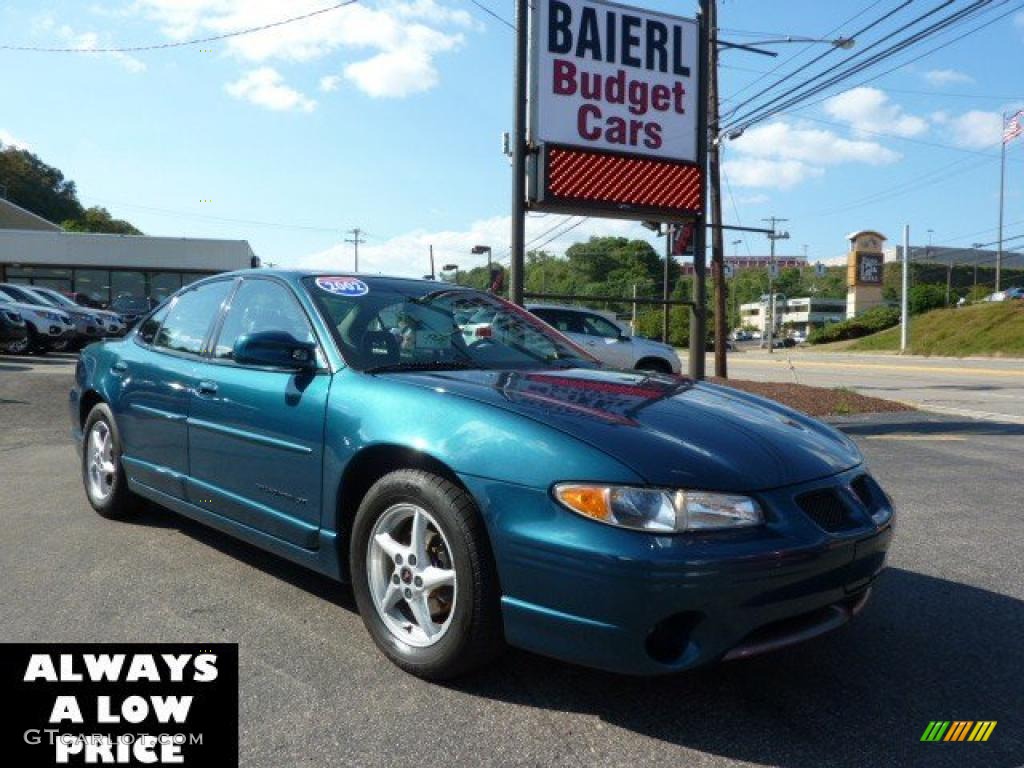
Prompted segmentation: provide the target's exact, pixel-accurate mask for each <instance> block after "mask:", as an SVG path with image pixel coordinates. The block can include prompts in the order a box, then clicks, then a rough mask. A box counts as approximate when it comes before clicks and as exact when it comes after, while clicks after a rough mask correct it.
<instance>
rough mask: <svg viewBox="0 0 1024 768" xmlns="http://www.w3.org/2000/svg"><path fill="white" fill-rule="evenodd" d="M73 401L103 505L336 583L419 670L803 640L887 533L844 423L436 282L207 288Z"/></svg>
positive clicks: (853, 605)
mask: <svg viewBox="0 0 1024 768" xmlns="http://www.w3.org/2000/svg"><path fill="white" fill-rule="evenodd" d="M481 317H485V318H487V320H486V323H483V324H481V323H480V322H477V319H479V318H481ZM471 320H472V329H471V330H472V333H467V332H466V327H465V326H466V325H467V324H469V323H470V321H471ZM484 325H486V326H487V327H486V328H484V327H483V326H484ZM70 416H71V422H72V426H73V433H74V435H75V439H76V443H77V445H78V446H79V447H80V453H81V471H82V477H83V481H84V485H85V492H86V496H87V498H88V500H89V503H90V504H91V505H92V507H93V508H94V509H95V510H96V511H97V512H98V513H99V514H101V515H103V516H104V517H108V518H113V519H123V518H126V517H128V516H130V515H131V514H132V512H133V510H135V509H136V508H137V506H138V503H139V502H140V501H141V500H148V501H150V502H155V503H156V504H158V505H160V506H163V507H166V508H167V509H170V510H173V511H175V512H178V513H180V514H182V515H185V516H187V517H190V518H194V519H196V520H199V521H201V522H203V523H206V524H208V525H210V526H212V527H214V528H217V529H219V530H221V531H225V532H227V533H228V534H230V535H232V536H235V537H238V538H239V539H242V540H244V541H247V542H249V543H250V544H253V545H255V546H257V547H260V548H262V549H265V550H267V551H269V552H272V553H274V554H276V555H279V556H281V557H285V558H288V559H289V560H292V561H294V562H296V563H300V564H302V565H305V566H308V567H309V568H312V569H314V570H316V571H319V572H320V573H323V574H327V575H328V576H331V577H333V578H335V579H338V580H341V581H346V582H350V583H351V584H352V589H353V592H354V594H355V598H356V602H357V604H358V607H359V611H360V614H361V615H362V618H363V621H364V623H365V624H366V628H367V630H368V631H369V633H370V635H371V636H372V637H373V640H374V641H375V643H376V644H377V646H378V647H379V648H380V649H381V651H382V652H383V653H384V654H385V655H386V656H387V657H388V658H390V659H391V660H392V661H393V662H394V663H395V664H397V665H398V666H400V667H401V668H403V669H405V670H407V671H409V672H411V673H413V674H416V675H419V676H421V677H425V678H429V679H445V678H451V677H454V676H457V675H460V674H465V673H467V672H470V671H472V670H474V669H477V668H479V667H480V666H481V665H484V664H486V663H487V662H488V661H490V660H491V659H493V658H494V657H495V656H496V654H498V653H499V652H500V651H501V649H502V648H503V647H504V646H505V645H506V644H509V645H513V646H517V647H520V648H525V649H528V650H531V651H535V652H537V653H542V654H546V655H550V656H555V657H559V658H562V659H565V660H567V661H571V662H574V663H579V664H584V665H589V666H593V667H599V668H603V669H607V670H613V671H618V672H625V673H632V674H644V675H648V674H662V673H669V672H675V671H678V670H683V669H687V668H691V667H694V666H697V665H700V664H705V663H709V662H714V661H719V660H722V659H736V658H743V657H746V656H750V655H753V654H757V653H762V652H764V651H768V650H772V649H775V648H780V647H783V646H786V645H789V644H791V643H795V642H798V641H801V640H806V639H808V638H811V637H814V636H817V635H820V634H823V633H825V632H827V631H829V630H832V629H835V628H836V627H839V626H841V625H842V624H844V623H845V622H846V621H848V620H849V619H850V618H851V617H852V616H853V615H855V614H856V613H857V612H858V611H859V610H860V609H861V608H862V607H863V606H864V604H865V602H866V601H867V599H868V595H869V593H870V590H871V585H872V582H873V581H874V579H875V578H876V576H877V575H878V573H879V572H880V571H881V569H882V567H883V564H884V560H885V553H886V550H887V548H888V545H889V542H890V539H891V536H892V524H893V509H892V504H891V502H890V500H889V498H888V497H887V496H886V494H885V492H884V491H883V490H882V488H881V487H880V486H879V485H878V483H877V482H875V480H874V479H873V478H872V476H871V475H870V474H869V473H868V471H867V469H866V468H865V467H864V463H863V459H862V457H861V455H860V453H859V452H858V450H857V448H856V447H855V446H854V445H853V443H852V442H851V441H850V440H849V439H848V438H846V437H845V436H843V435H842V434H840V433H839V432H837V431H836V430H834V429H832V428H831V427H828V426H826V425H824V424H821V423H819V422H817V421H815V420H813V419H810V418H807V417H806V416H803V415H801V414H799V413H797V412H795V411H792V410H790V409H787V408H785V407H783V406H780V405H778V404H776V403H773V402H770V401H767V400H763V399H759V398H757V397H754V396H751V395H747V394H744V393H742V392H738V391H735V390H732V389H727V388H723V387H719V386H714V385H710V384H705V383H700V382H695V381H692V380H690V379H687V378H683V377H679V376H674V375H669V374H660V373H656V372H648V371H626V370H613V369H609V368H605V367H602V366H601V365H600V364H599V363H598V362H597V361H596V360H595V359H594V358H592V357H591V356H590V355H588V354H587V353H586V352H585V351H584V350H583V349H581V348H580V347H578V346H576V345H575V344H574V343H573V342H572V341H570V340H569V339H568V338H566V337H565V336H563V335H561V334H560V333H559V332H558V331H556V330H555V329H553V328H551V327H550V326H548V325H546V324H545V323H544V322H542V321H541V320H539V319H538V318H536V317H535V316H533V315H531V314H529V313H528V312H526V311H525V310H523V309H521V308H520V307H517V306H515V305H513V304H510V303H508V302H506V301H504V300H502V299H500V298H498V297H495V296H493V295H490V294H487V293H482V292H480V291H475V290H470V289H466V288H461V287H457V286H451V285H447V284H443V283H437V282H433V281H423V280H405V279H398V278H385V277H369V276H364V275H338V274H315V273H309V272H287V271H270V270H256V271H245V272H239V273H233V274H225V275H218V276H216V277H211V278H208V279H205V280H202V281H200V282H198V283H194V284H192V285H190V286H188V287H187V288H184V289H183V290H181V291H180V292H178V293H177V294H175V295H174V296H173V297H171V298H170V299H169V300H168V301H166V302H164V303H163V304H162V305H161V306H160V307H158V308H156V309H155V310H154V311H152V312H150V313H149V314H148V315H147V316H146V317H144V318H143V319H142V320H141V321H140V322H139V324H138V325H137V326H136V328H135V329H134V330H133V331H132V332H131V333H130V334H129V335H127V336H126V337H125V338H123V339H119V340H116V341H104V342H101V343H96V344H92V345H90V346H89V347H87V348H86V349H85V350H84V351H83V352H82V354H81V358H80V360H79V362H78V366H77V370H76V374H75V384H74V387H73V389H72V390H71V395H70Z"/></svg>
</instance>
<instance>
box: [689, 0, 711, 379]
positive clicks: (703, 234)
mask: <svg viewBox="0 0 1024 768" xmlns="http://www.w3.org/2000/svg"><path fill="white" fill-rule="evenodd" d="M709 3H710V0H700V17H699V26H698V29H699V30H700V31H699V39H700V46H699V48H700V50H699V51H698V61H699V67H698V69H699V70H700V78H699V82H700V83H701V85H702V86H703V84H704V83H706V82H707V71H708V57H709V54H710V52H711V40H712V35H711V27H710V25H709V24H708V13H709V7H708V6H709ZM697 125H698V126H699V130H700V131H701V133H700V134H699V135H698V136H697V167H698V168H700V170H701V172H702V173H704V172H706V171H707V167H708V140H709V139H710V136H709V135H708V134H709V133H710V131H708V100H707V99H697ZM701 197H702V199H701V213H700V216H698V217H697V221H696V222H694V231H693V292H692V296H691V297H692V301H693V303H692V304H691V305H690V358H689V361H688V363H689V375H690V378H691V379H694V380H695V381H699V380H700V379H703V378H704V357H705V352H704V339H705V337H706V335H707V334H706V328H707V326H706V324H705V323H706V321H707V316H706V314H705V310H706V309H707V293H706V291H705V284H704V260H705V259H706V258H707V251H706V248H707V229H708V228H707V207H706V206H707V193H706V189H705V190H703V191H702V195H701Z"/></svg>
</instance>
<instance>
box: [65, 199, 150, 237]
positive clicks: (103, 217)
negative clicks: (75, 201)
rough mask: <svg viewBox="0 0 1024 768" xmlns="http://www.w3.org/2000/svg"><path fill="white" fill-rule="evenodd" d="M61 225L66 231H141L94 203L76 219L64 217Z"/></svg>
mask: <svg viewBox="0 0 1024 768" xmlns="http://www.w3.org/2000/svg"><path fill="white" fill-rule="evenodd" d="M61 227H63V228H64V229H66V230H67V231H68V232H107V233H109V234H114V235H141V234H142V232H141V231H140V230H138V229H136V227H135V226H134V225H132V224H130V223H129V222H127V221H125V220H124V219H115V218H114V217H113V216H111V215H110V211H108V210H107V209H106V208H101V207H100V206H98V205H94V206H93V207H92V208H87V209H86V210H85V211H84V212H83V213H82V215H81V216H79V217H78V218H76V219H66V220H64V221H63V222H62V223H61Z"/></svg>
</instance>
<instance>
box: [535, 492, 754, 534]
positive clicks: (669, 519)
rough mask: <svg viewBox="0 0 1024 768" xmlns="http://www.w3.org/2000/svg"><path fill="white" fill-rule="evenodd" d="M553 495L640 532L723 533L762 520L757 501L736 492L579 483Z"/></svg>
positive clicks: (586, 513)
mask: <svg viewBox="0 0 1024 768" xmlns="http://www.w3.org/2000/svg"><path fill="white" fill-rule="evenodd" d="M553 491H554V495H555V498H556V499H558V501H560V502H561V503H562V504H564V505H565V506H566V507H568V508H569V509H571V510H572V511H573V512H577V513H579V514H581V515H583V516H584V517H589V518H591V519H592V520H599V521H600V522H602V523H607V524H609V525H616V526H619V527H622V528H632V529H635V530H640V531H651V532H668V533H671V532H679V531H700V530H704V531H707V530H721V529H728V528H743V527H747V526H752V525H760V524H761V523H763V522H764V515H763V514H762V512H761V508H760V507H759V506H758V504H757V502H756V501H755V500H754V499H752V498H750V497H748V496H738V495H735V494H725V493H709V492H706V491H669V490H661V489H657V488H636V487H631V486H607V485H589V484H579V483H560V484H558V485H556V486H555V487H554V489H553Z"/></svg>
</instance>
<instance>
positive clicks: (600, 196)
mask: <svg viewBox="0 0 1024 768" xmlns="http://www.w3.org/2000/svg"><path fill="white" fill-rule="evenodd" d="M698 40H699V35H698V28H697V23H696V21H694V20H693V19H685V18H680V17H676V16H668V15H665V14H661V13H654V12H651V11H646V10H643V9H639V8H635V7H632V6H623V5H617V4H614V3H606V2H599V1H597V0H536V3H535V5H534V11H533V23H532V27H531V49H532V57H531V78H530V142H531V144H532V145H534V146H535V147H537V149H538V152H537V154H536V156H535V157H534V162H533V163H532V166H531V171H532V178H531V202H532V203H533V204H534V207H536V208H541V209H552V210H562V211H579V212H586V213H603V214H604V215H618V216H626V217H630V218H641V217H643V216H644V215H647V216H650V215H651V214H662V215H663V216H664V217H667V218H685V217H686V216H692V215H693V214H695V213H697V212H699V209H700V207H701V201H702V194H701V186H702V174H701V173H700V170H699V168H698V166H697V162H698V155H699V152H698V138H699V130H700V128H699V126H698V113H699V110H698V108H697V105H698V104H699V101H698V100H699V99H700V98H702V94H701V92H700V87H699V83H700V79H701V78H700V71H699V57H698Z"/></svg>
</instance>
